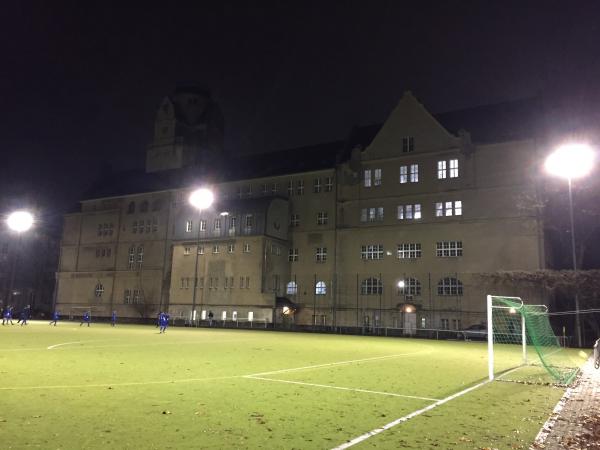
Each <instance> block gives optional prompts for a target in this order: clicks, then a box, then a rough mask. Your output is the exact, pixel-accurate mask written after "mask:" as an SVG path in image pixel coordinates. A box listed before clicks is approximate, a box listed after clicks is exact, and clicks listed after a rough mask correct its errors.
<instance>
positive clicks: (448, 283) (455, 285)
mask: <svg viewBox="0 0 600 450" xmlns="http://www.w3.org/2000/svg"><path fill="white" fill-rule="evenodd" d="M438 295H463V284H462V282H461V281H460V280H459V279H457V278H452V277H446V278H442V279H441V280H440V281H439V282H438Z"/></svg>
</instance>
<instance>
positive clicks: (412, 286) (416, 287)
mask: <svg viewBox="0 0 600 450" xmlns="http://www.w3.org/2000/svg"><path fill="white" fill-rule="evenodd" d="M403 281H404V287H398V295H421V282H420V281H419V280H417V279H416V278H407V279H405V280H403Z"/></svg>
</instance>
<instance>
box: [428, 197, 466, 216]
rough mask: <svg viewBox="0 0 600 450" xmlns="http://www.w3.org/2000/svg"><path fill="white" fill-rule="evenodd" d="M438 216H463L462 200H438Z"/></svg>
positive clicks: (436, 210) (436, 207)
mask: <svg viewBox="0 0 600 450" xmlns="http://www.w3.org/2000/svg"><path fill="white" fill-rule="evenodd" d="M435 216H436V217H450V216H462V201H461V200H456V201H454V202H437V203H436V204H435Z"/></svg>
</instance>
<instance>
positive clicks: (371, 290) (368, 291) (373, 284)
mask: <svg viewBox="0 0 600 450" xmlns="http://www.w3.org/2000/svg"><path fill="white" fill-rule="evenodd" d="M382 292H383V284H382V283H381V280H380V279H379V278H367V279H366V280H363V281H362V283H361V284H360V293H361V295H379V294H381V293H382Z"/></svg>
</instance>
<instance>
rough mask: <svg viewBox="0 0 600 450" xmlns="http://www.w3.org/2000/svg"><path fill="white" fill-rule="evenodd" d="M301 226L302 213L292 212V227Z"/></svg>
mask: <svg viewBox="0 0 600 450" xmlns="http://www.w3.org/2000/svg"><path fill="white" fill-rule="evenodd" d="M297 226H300V214H292V215H291V216H290V227H297Z"/></svg>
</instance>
